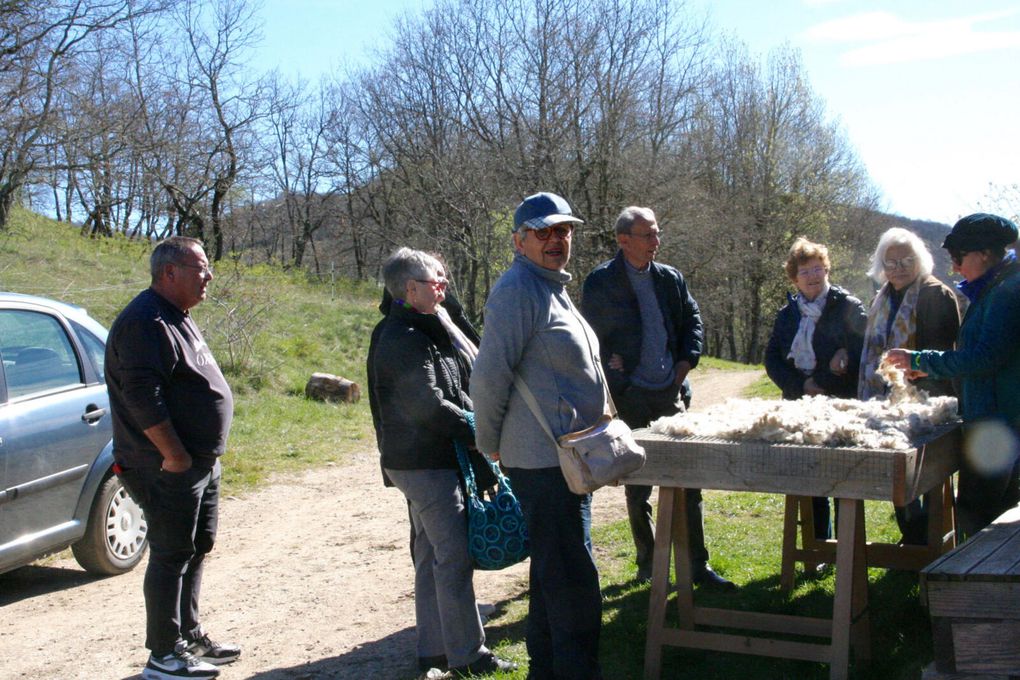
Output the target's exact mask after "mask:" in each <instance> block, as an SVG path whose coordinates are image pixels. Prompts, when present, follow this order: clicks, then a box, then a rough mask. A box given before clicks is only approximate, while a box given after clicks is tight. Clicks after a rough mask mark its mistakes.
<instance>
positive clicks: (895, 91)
mask: <svg viewBox="0 0 1020 680" xmlns="http://www.w3.org/2000/svg"><path fill="white" fill-rule="evenodd" d="M431 4H432V2H431V0H368V1H366V0H264V6H263V11H262V16H263V18H264V19H265V22H266V24H265V27H264V29H263V32H264V36H265V42H264V47H263V50H262V52H261V55H260V58H259V61H258V65H259V66H260V67H261V68H271V67H279V68H280V69H281V70H282V71H283V72H285V73H288V74H290V75H300V76H302V77H304V78H307V79H309V80H312V81H314V80H317V79H318V78H319V76H320V75H321V74H322V73H324V72H328V71H331V70H333V69H336V68H338V67H340V66H342V65H343V64H345V63H352V62H353V63H357V62H358V61H360V60H364V59H370V58H371V54H372V50H373V49H374V48H375V46H377V45H383V44H385V42H386V40H387V36H388V35H389V31H390V28H391V26H392V24H393V21H394V20H395V19H396V18H397V17H399V16H400V15H402V14H405V13H412V14H416V13H418V12H421V11H422V10H423V9H424V8H427V7H429V6H431ZM688 5H689V6H690V7H691V8H692V9H693V10H695V11H697V12H699V13H704V12H707V13H708V15H709V17H710V20H711V22H712V26H713V28H714V30H716V31H719V32H725V33H728V34H730V35H732V36H735V37H736V38H738V39H740V40H743V41H744V42H746V43H747V45H748V46H749V48H750V49H751V51H752V53H755V54H758V55H762V56H764V55H765V54H766V53H767V52H768V51H769V50H770V49H772V48H774V47H776V46H779V45H782V44H784V43H789V44H791V45H793V46H794V47H796V48H798V49H800V50H801V53H802V56H803V61H804V66H805V68H806V70H807V73H808V77H809V79H810V82H811V85H812V87H813V88H814V90H815V92H816V93H817V94H818V96H819V97H821V98H822V99H823V100H824V101H825V102H826V105H827V110H828V112H829V115H830V117H832V118H834V119H838V120H839V121H840V122H841V124H842V125H843V127H844V129H845V130H846V132H847V136H848V138H849V139H850V142H851V143H852V144H853V145H854V147H855V148H856V149H857V152H858V154H859V156H860V158H861V160H862V161H863V162H864V165H865V166H866V167H867V169H868V172H869V174H870V175H871V177H872V179H873V180H874V182H875V184H876V185H877V186H878V188H879V190H880V191H881V192H882V195H883V197H884V205H883V208H884V209H885V210H887V211H889V212H895V213H899V214H901V215H904V216H906V217H910V218H915V219H930V220H936V221H939V222H945V223H948V224H952V223H953V222H955V221H956V219H957V218H959V217H960V216H962V215H965V214H968V213H971V212H975V211H977V210H979V209H984V210H993V211H994V210H999V209H1001V208H1002V207H1001V206H998V205H995V204H994V203H990V202H989V200H988V198H989V184H994V185H1011V184H1015V183H1017V182H1020V121H1018V118H1020V67H1018V66H1017V64H1020V2H1018V1H1017V0H1013V1H1011V2H1010V1H1006V0H970V1H967V0H898V1H897V2H871V1H865V0H714V1H713V0H688ZM1002 210H1004V209H1002ZM1011 210H1012V211H1020V206H1018V205H1013V206H1011Z"/></svg>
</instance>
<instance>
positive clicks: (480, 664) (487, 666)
mask: <svg viewBox="0 0 1020 680" xmlns="http://www.w3.org/2000/svg"><path fill="white" fill-rule="evenodd" d="M515 670H517V664H515V663H514V662H513V661H505V660H503V659H501V658H499V657H498V656H496V655H495V654H493V653H492V652H489V653H487V654H483V655H482V656H480V657H478V658H477V659H475V660H474V661H472V662H471V663H469V664H468V665H467V666H457V667H456V668H451V669H450V672H451V673H453V675H454V677H457V678H466V677H469V676H472V675H488V674H489V673H510V672H511V671H515Z"/></svg>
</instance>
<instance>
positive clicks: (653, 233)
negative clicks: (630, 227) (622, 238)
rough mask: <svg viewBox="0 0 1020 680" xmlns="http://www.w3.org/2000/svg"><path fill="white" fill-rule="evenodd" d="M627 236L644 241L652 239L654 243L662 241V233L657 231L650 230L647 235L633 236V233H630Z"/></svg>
mask: <svg viewBox="0 0 1020 680" xmlns="http://www.w3.org/2000/svg"><path fill="white" fill-rule="evenodd" d="M627 236H633V237H634V238H640V239H644V240H646V241H647V240H648V239H652V238H654V239H655V240H656V241H661V240H662V232H661V231H660V230H658V229H652V230H651V231H650V232H648V233H647V234H635V233H634V232H630V233H629V234H627Z"/></svg>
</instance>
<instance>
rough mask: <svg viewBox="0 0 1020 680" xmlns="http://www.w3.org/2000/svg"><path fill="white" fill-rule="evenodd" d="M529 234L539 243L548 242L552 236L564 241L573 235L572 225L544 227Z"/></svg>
mask: <svg viewBox="0 0 1020 680" xmlns="http://www.w3.org/2000/svg"><path fill="white" fill-rule="evenodd" d="M531 233H533V234H534V235H535V238H537V239H538V240H539V241H548V240H549V239H550V238H551V237H552V235H553V234H556V236H557V237H558V238H559V239H560V240H562V241H566V240H567V239H568V238H570V235H571V234H573V233H574V225H572V224H555V225H553V226H551V227H545V228H543V229H532V230H531Z"/></svg>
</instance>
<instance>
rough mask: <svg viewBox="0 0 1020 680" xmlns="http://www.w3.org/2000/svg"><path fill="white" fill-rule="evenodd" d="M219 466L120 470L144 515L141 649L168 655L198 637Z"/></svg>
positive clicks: (216, 510) (216, 508) (213, 536)
mask: <svg viewBox="0 0 1020 680" xmlns="http://www.w3.org/2000/svg"><path fill="white" fill-rule="evenodd" d="M220 470H221V468H220V464H219V462H218V461H217V463H216V465H215V466H214V467H213V468H212V469H211V470H210V469H208V468H206V469H201V468H191V469H190V470H188V471H187V472H182V473H180V474H173V473H168V472H163V471H162V470H159V469H155V468H134V469H130V470H123V471H122V472H121V475H120V477H121V481H123V482H124V487H125V488H126V489H127V490H128V493H130V494H131V497H132V498H134V500H135V502H136V503H138V505H140V506H141V508H142V510H143V511H144V512H145V520H146V522H148V525H149V533H148V537H149V565H148V568H147V569H146V570H145V581H144V583H143V586H142V590H143V592H144V595H145V646H146V647H147V648H149V650H151V651H152V653H153V654H154V655H156V656H162V655H164V654H169V653H170V652H171V651H173V649H174V646H175V645H176V644H177V642H178V641H179V640H181V639H188V640H192V639H195V638H197V637H200V636H201V635H202V626H201V624H200V622H199V608H198V599H199V594H200V593H201V590H202V566H203V564H204V562H205V556H206V555H207V554H208V553H209V551H211V550H212V548H213V543H214V542H215V540H216V527H217V523H218V520H219V501H220Z"/></svg>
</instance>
